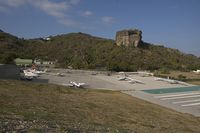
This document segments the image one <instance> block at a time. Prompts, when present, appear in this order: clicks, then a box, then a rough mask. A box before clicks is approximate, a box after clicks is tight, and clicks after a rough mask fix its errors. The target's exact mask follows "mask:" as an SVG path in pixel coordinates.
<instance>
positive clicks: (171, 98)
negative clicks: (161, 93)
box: [160, 95, 200, 100]
mask: <svg viewBox="0 0 200 133" xmlns="http://www.w3.org/2000/svg"><path fill="white" fill-rule="evenodd" d="M191 97H200V95H193V96H183V97H169V98H163V99H160V100H173V99H183V98H191Z"/></svg>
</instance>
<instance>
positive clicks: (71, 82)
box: [62, 81, 86, 88]
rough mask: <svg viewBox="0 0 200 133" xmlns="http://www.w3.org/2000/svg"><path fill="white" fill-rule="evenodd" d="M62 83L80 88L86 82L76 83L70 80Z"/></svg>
mask: <svg viewBox="0 0 200 133" xmlns="http://www.w3.org/2000/svg"><path fill="white" fill-rule="evenodd" d="M62 85H64V86H68V87H77V88H82V87H84V86H85V85H86V84H85V83H77V82H75V81H70V82H69V84H66V83H63V84H62Z"/></svg>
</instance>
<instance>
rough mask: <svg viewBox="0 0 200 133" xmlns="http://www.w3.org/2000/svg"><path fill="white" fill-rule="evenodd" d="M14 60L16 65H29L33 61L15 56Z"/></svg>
mask: <svg viewBox="0 0 200 133" xmlns="http://www.w3.org/2000/svg"><path fill="white" fill-rule="evenodd" d="M14 61H15V64H16V65H18V66H29V65H31V64H32V63H33V60H32V59H20V58H16V59H15V60H14Z"/></svg>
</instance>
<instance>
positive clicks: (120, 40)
mask: <svg viewBox="0 0 200 133" xmlns="http://www.w3.org/2000/svg"><path fill="white" fill-rule="evenodd" d="M141 40H142V32H141V31H140V30H137V29H128V30H121V31H118V32H117V33H116V44H117V45H118V46H121V45H124V46H127V47H128V46H135V47H138V46H139V45H140V43H141Z"/></svg>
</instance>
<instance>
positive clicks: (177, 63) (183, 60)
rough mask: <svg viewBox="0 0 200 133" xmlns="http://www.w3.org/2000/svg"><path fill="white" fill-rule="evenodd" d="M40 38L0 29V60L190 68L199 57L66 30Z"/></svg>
mask: <svg viewBox="0 0 200 133" xmlns="http://www.w3.org/2000/svg"><path fill="white" fill-rule="evenodd" d="M50 38H51V40H50V41H46V40H43V39H42V38H41V39H40V38H39V39H29V40H25V39H19V38H17V37H15V36H12V35H10V34H7V33H5V32H0V62H1V63H9V62H11V61H12V60H13V58H16V57H20V58H31V59H34V58H39V59H43V60H52V61H57V65H58V66H60V67H68V66H72V67H73V68H81V69H96V68H98V69H106V70H114V71H135V70H144V69H145V70H156V69H173V70H177V69H178V70H190V69H197V68H199V67H200V59H199V58H197V57H195V56H194V55H186V54H184V53H181V52H180V51H178V50H175V49H171V48H166V47H164V46H157V45H152V44H148V43H145V42H143V45H142V46H141V47H139V48H135V47H123V46H122V47H119V46H117V45H115V42H114V41H113V40H109V39H103V38H98V37H93V36H91V35H88V34H84V33H70V34H65V35H58V36H52V37H50Z"/></svg>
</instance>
